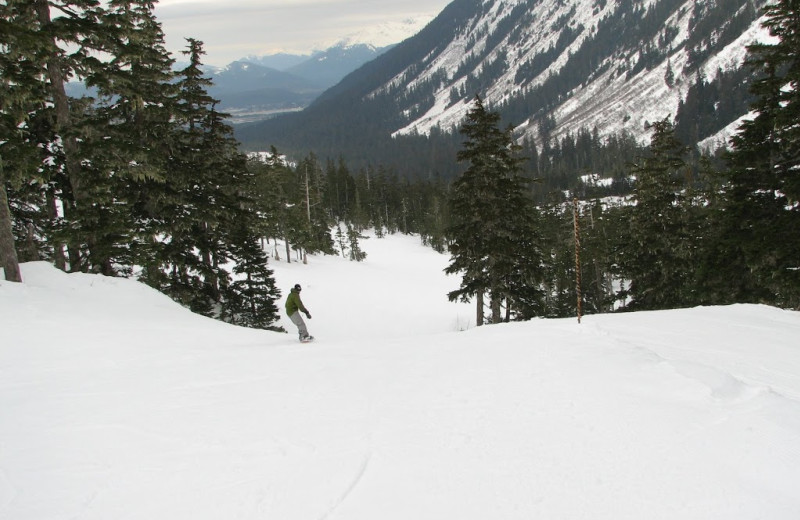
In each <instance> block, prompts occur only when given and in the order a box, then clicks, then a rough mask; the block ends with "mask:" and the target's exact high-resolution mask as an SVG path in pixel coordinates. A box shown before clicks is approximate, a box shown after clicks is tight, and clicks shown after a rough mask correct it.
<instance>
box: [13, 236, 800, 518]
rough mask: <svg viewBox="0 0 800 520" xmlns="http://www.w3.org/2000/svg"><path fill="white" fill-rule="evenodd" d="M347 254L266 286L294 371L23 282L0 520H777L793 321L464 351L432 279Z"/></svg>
mask: <svg viewBox="0 0 800 520" xmlns="http://www.w3.org/2000/svg"><path fill="white" fill-rule="evenodd" d="M362 247H363V249H364V250H365V251H366V252H367V254H368V257H367V259H366V261H365V262H363V263H354V262H348V261H346V260H344V259H341V258H334V257H311V258H310V260H309V263H308V265H304V264H302V263H292V264H286V263H285V262H275V261H272V262H271V264H272V266H273V268H274V269H275V271H276V278H277V280H278V282H279V285H280V286H281V287H282V288H283V289H284V290H288V288H289V287H291V285H293V284H294V283H300V284H302V285H303V286H304V290H303V298H304V301H305V303H306V305H307V306H308V307H309V309H310V311H311V313H312V316H313V319H312V320H311V321H309V327H310V329H311V332H312V333H313V334H314V335H316V336H317V338H318V341H317V342H315V343H312V344H308V345H301V344H299V343H298V342H297V341H296V339H295V335H294V334H280V333H274V332H266V331H257V330H248V329H242V328H237V327H233V326H230V325H226V324H223V323H220V322H216V321H213V320H210V319H207V318H203V317H200V316H196V315H193V314H190V313H189V312H187V311H186V310H184V309H182V308H181V307H179V306H177V305H176V304H174V303H172V302H171V301H170V300H169V299H167V298H166V297H164V296H162V295H160V294H158V293H156V292H155V291H153V290H151V289H149V288H147V287H145V286H143V285H141V284H139V283H137V282H135V281H132V280H126V279H112V278H103V277H101V276H97V275H86V274H64V273H62V272H59V271H57V270H55V269H54V268H52V267H51V266H49V265H47V264H44V263H33V264H24V265H23V276H24V279H25V282H24V283H23V284H12V283H9V282H5V281H3V282H0V334H2V336H1V337H0V518H3V519H6V518H7V519H14V520H47V519H61V518H81V519H87V520H88V519H103V520H107V519H122V518H125V519H147V520H152V519H179V518H191V519H193V520H202V519H209V520H218V519H221V518H225V519H233V518H236V519H263V518H271V519H291V520H303V519H313V520H319V519H348V520H354V519H364V520H375V519H408V518H416V519H442V518H459V519H465V520H467V519H475V520H478V519H480V520H484V519H486V518H502V519H520V520H522V519H526V520H527V519H531V518H542V519H545V518H546V519H573V520H580V519H586V520H589V519H591V520H602V519H609V520H611V519H613V520H625V519H630V520H641V519H644V518H646V519H648V520H659V519H664V520H667V519H668V520H675V519H681V520H692V519H695V520H715V519H719V520H723V519H724V520H735V519H747V520H752V519H755V518H768V519H770V520H796V519H797V518H800V484H798V483H799V482H800V344H799V343H798V341H797V338H798V337H800V313H798V312H790V311H783V310H778V309H775V308H770V307H764V306H755V305H736V306H731V307H713V308H696V309H686V310H676V311H668V312H648V313H636V314H619V315H603V316H588V317H585V318H584V320H583V323H582V324H578V323H577V320H574V319H568V320H552V321H551V320H535V321H531V322H527V323H513V324H505V325H495V326H486V327H481V328H475V327H474V322H471V321H470V320H471V319H472V314H473V312H472V306H469V305H464V304H451V303H449V302H447V299H446V297H445V293H446V292H447V291H448V290H450V289H452V288H454V287H455V286H457V284H458V280H457V279H454V278H448V277H446V276H445V275H444V274H443V273H442V269H443V268H444V266H445V265H446V264H447V261H448V259H447V257H444V256H442V255H439V254H437V253H435V252H433V251H431V250H429V249H426V248H424V247H422V246H421V245H419V243H418V239H416V238H414V237H406V236H393V237H389V238H386V239H380V240H379V239H375V238H371V239H369V240H365V241H363V242H362ZM282 324H283V325H284V326H285V327H286V328H287V329H290V330H293V329H292V328H291V327H292V326H291V324H290V323H289V322H288V320H285V319H284V320H283V321H282Z"/></svg>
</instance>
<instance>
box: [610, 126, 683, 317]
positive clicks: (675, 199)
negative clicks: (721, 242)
mask: <svg viewBox="0 0 800 520" xmlns="http://www.w3.org/2000/svg"><path fill="white" fill-rule="evenodd" d="M651 128H652V130H653V136H652V139H651V142H650V155H649V156H647V157H643V158H640V159H639V161H638V162H637V163H636V164H634V165H632V167H631V174H632V175H633V176H634V177H635V179H636V180H635V184H634V192H633V201H632V202H633V205H632V206H630V207H629V208H626V209H625V211H624V212H623V215H624V218H625V219H626V221H627V223H628V228H627V230H626V231H625V232H624V233H623V235H622V236H621V237H620V238H621V244H620V251H619V260H618V263H619V266H620V271H621V276H622V278H623V279H625V280H628V281H629V287H628V288H627V289H625V290H623V291H622V292H621V293H620V297H621V298H623V299H628V300H629V301H627V302H626V303H627V304H626V308H628V309H632V310H633V309H635V310H640V309H665V308H673V307H679V306H681V305H682V304H684V303H685V302H686V301H688V300H689V297H688V295H689V294H690V293H691V291H692V290H693V284H692V282H693V280H692V278H691V276H690V273H691V266H693V265H694V258H693V250H692V244H693V240H692V236H691V234H690V232H689V229H688V223H687V218H686V217H687V210H686V208H687V201H686V199H685V196H684V194H683V193H682V188H683V187H684V185H685V179H686V177H687V171H686V161H685V157H686V155H687V149H686V148H685V146H683V145H682V144H681V143H680V142H679V141H677V139H675V135H674V130H673V127H672V124H671V123H670V122H669V121H668V120H662V121H658V122H656V123H653V125H652V126H651Z"/></svg>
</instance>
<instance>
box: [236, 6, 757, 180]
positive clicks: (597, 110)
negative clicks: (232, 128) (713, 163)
mask: <svg viewBox="0 0 800 520" xmlns="http://www.w3.org/2000/svg"><path fill="white" fill-rule="evenodd" d="M765 3H766V2H765V1H764V0H717V1H702V2H701V1H696V0H455V1H453V2H452V3H451V4H449V5H448V6H447V7H446V8H445V9H444V11H443V12H442V13H441V14H440V15H439V16H438V17H436V18H435V19H434V20H433V21H432V22H431V23H430V24H428V25H427V26H426V27H425V28H424V29H422V30H421V31H420V32H419V33H418V34H417V35H415V36H414V37H412V38H410V39H408V40H406V41H404V42H402V43H401V44H399V45H397V46H396V47H393V48H392V49H390V50H388V51H387V52H386V53H384V54H383V55H381V56H379V57H378V58H376V59H375V60H373V61H371V62H369V63H366V64H365V65H364V66H363V67H361V68H360V69H358V70H356V71H354V72H353V73H351V74H350V75H348V76H347V77H346V78H344V80H343V81H341V82H340V83H338V84H337V85H335V86H333V87H332V88H330V89H329V90H327V91H326V92H325V93H324V94H322V95H321V96H320V97H319V98H318V99H317V100H316V101H315V102H314V103H313V104H312V105H311V106H310V107H309V108H307V109H305V110H303V111H302V112H301V113H296V114H291V115H286V116H282V117H279V118H275V119H272V120H270V121H265V122H262V123H258V124H252V125H246V126H243V127H240V128H237V136H238V137H239V139H240V140H241V141H242V142H243V143H244V144H245V145H246V146H247V147H248V148H264V147H266V146H269V145H275V146H277V147H278V148H279V149H281V150H283V151H286V152H290V153H291V152H294V151H297V152H299V153H302V151H307V150H314V151H315V152H317V153H318V154H320V155H321V156H333V157H336V156H338V155H340V154H342V155H344V156H345V157H346V158H348V159H353V160H355V161H356V162H362V163H370V162H371V163H383V164H386V163H387V162H390V163H391V161H387V160H386V159H387V154H390V153H391V154H394V155H395V162H400V163H401V164H402V163H403V162H406V161H407V160H408V154H403V153H397V150H398V149H399V148H402V147H404V146H407V145H408V143H407V141H408V140H415V139H417V138H418V137H419V136H425V137H431V136H432V137H433V138H434V139H440V140H441V141H440V142H443V143H444V142H446V143H448V146H449V145H452V142H453V140H457V137H454V136H453V132H454V129H455V128H456V127H457V126H458V125H459V124H460V123H461V121H462V120H463V118H464V116H465V113H466V111H467V110H468V108H469V105H470V102H471V100H472V99H474V96H475V95H476V94H480V95H481V96H482V97H483V98H484V99H485V101H486V103H487V105H488V106H489V107H490V108H492V109H495V110H498V111H500V112H501V114H502V116H503V119H504V121H506V122H507V123H510V124H513V125H514V127H515V132H516V136H517V137H518V138H519V140H520V141H523V140H529V141H532V142H536V143H538V145H539V146H541V145H542V144H543V143H545V142H547V141H550V140H554V139H556V140H557V139H562V138H564V137H565V136H567V135H575V134H577V132H579V131H581V130H583V129H586V130H589V131H591V132H595V133H596V134H598V135H600V136H610V135H615V134H618V133H620V132H628V133H630V134H633V135H634V136H637V137H638V138H640V139H645V137H646V133H645V130H644V127H645V123H646V122H648V121H656V120H659V119H662V118H664V117H673V118H675V117H678V118H679V123H680V125H681V128H683V131H684V132H685V137H686V138H687V139H689V140H691V142H692V143H696V142H700V141H701V140H704V139H706V140H707V139H712V140H713V139H714V138H715V136H718V135H719V132H721V131H723V129H724V128H726V127H728V125H729V124H730V123H732V122H733V121H735V120H736V119H738V118H739V117H741V116H742V115H743V114H744V113H746V111H747V95H746V83H747V81H748V79H749V77H748V73H747V72H746V71H745V70H744V69H743V68H742V63H743V60H744V57H745V55H746V46H747V45H748V44H749V43H751V42H753V41H754V40H755V39H757V38H760V37H763V36H764V34H765V31H764V30H763V29H761V26H760V23H761V16H762V9H763V6H764V5H765ZM705 86H707V87H708V88H705ZM701 97H704V99H700V98H701ZM695 105H696V106H697V107H699V108H697V110H694V109H692V110H688V109H687V107H689V106H695ZM681 118H682V119H681ZM427 150H428V151H427V152H425V153H423V154H420V153H419V151H417V152H416V154H415V155H426V154H430V155H431V156H434V155H436V152H437V146H435V145H429V147H428V148H427ZM398 158H399V161H398ZM435 169H436V168H431V170H435Z"/></svg>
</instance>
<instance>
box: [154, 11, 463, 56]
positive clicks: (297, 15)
mask: <svg viewBox="0 0 800 520" xmlns="http://www.w3.org/2000/svg"><path fill="white" fill-rule="evenodd" d="M451 1H452V0H400V1H397V0H160V1H159V2H158V3H157V4H156V8H155V15H156V18H157V19H158V21H159V22H161V25H162V28H163V30H164V33H165V35H166V40H167V41H166V43H167V50H169V51H170V52H171V53H172V54H173V57H174V58H176V59H178V60H180V59H181V58H182V56H181V55H180V54H179V53H180V51H182V50H184V49H185V48H186V42H185V40H184V38H187V37H191V38H195V39H197V40H201V41H202V42H203V43H204V48H205V50H206V57H205V60H204V61H205V63H206V64H207V65H217V66H222V65H227V64H228V63H230V62H232V61H235V60H237V59H239V58H242V57H245V56H250V55H255V56H261V55H267V54H274V53H277V52H290V53H302V54H308V53H310V52H311V51H313V50H321V49H326V48H328V47H330V46H331V45H333V44H335V43H337V42H338V41H340V40H342V39H344V38H346V37H348V36H351V35H353V34H356V33H360V32H363V31H365V30H373V31H374V30H375V29H376V28H379V27H382V26H383V27H387V24H388V27H397V26H398V25H399V24H400V23H401V22H404V21H407V20H415V21H416V23H417V25H419V24H420V23H422V22H420V20H424V21H425V22H427V21H429V20H431V19H433V17H434V16H436V15H437V14H438V13H440V12H441V11H442V9H444V7H445V6H446V5H447V4H448V3H450V2H451ZM423 25H424V23H423ZM386 32H387V31H386V30H384V31H383V33H384V38H389V39H391V37H387V36H385V33H386ZM375 43H378V44H383V45H385V44H389V43H397V42H394V41H385V42H375Z"/></svg>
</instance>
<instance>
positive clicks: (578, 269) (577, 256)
mask: <svg viewBox="0 0 800 520" xmlns="http://www.w3.org/2000/svg"><path fill="white" fill-rule="evenodd" d="M572 220H573V223H574V225H575V293H576V295H577V298H578V323H580V322H581V317H582V315H583V304H582V300H583V298H582V297H581V235H580V227H579V223H578V198H577V197H576V198H574V199H572Z"/></svg>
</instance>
